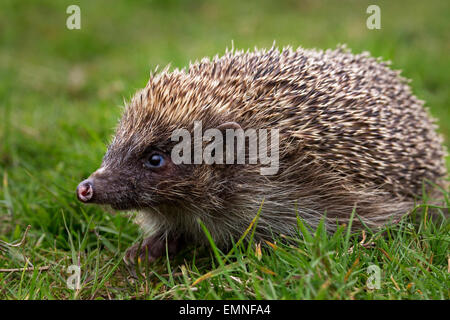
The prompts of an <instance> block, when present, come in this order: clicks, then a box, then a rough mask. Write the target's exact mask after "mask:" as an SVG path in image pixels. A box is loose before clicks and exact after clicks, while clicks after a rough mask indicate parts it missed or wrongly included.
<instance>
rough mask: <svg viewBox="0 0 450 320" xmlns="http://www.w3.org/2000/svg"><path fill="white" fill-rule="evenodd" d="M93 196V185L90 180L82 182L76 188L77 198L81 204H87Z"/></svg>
mask: <svg viewBox="0 0 450 320" xmlns="http://www.w3.org/2000/svg"><path fill="white" fill-rule="evenodd" d="M93 195H94V185H93V184H92V181H91V180H84V181H82V182H81V183H80V184H79V185H78V187H77V197H78V200H80V201H81V202H85V203H86V202H89V201H90V200H91V199H92V196H93Z"/></svg>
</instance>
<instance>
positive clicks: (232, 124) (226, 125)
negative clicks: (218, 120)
mask: <svg viewBox="0 0 450 320" xmlns="http://www.w3.org/2000/svg"><path fill="white" fill-rule="evenodd" d="M217 129H219V130H220V131H225V130H226V129H234V130H238V129H242V127H241V125H240V124H239V123H237V122H234V121H231V122H224V123H222V124H221V125H219V126H217Z"/></svg>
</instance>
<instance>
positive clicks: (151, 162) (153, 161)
mask: <svg viewBox="0 0 450 320" xmlns="http://www.w3.org/2000/svg"><path fill="white" fill-rule="evenodd" d="M164 162H165V161H164V157H163V156H162V155H160V154H158V153H154V154H152V155H150V157H149V158H148V159H147V162H146V163H145V164H146V166H147V167H149V168H160V167H162V166H163V165H164Z"/></svg>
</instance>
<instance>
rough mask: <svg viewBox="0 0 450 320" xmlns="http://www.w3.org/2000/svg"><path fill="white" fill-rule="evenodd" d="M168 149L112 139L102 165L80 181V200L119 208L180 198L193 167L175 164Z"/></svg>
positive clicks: (141, 205)
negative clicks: (129, 143) (184, 178)
mask: <svg viewBox="0 0 450 320" xmlns="http://www.w3.org/2000/svg"><path fill="white" fill-rule="evenodd" d="M116 137H117V136H116ZM140 149H142V150H140ZM169 151H170V150H168V149H166V148H164V147H155V146H152V145H150V146H147V147H145V148H137V146H132V145H123V144H121V143H118V141H117V140H115V141H113V143H112V144H111V145H110V147H109V148H108V151H107V153H106V155H105V157H104V159H103V162H102V165H101V167H100V168H99V169H98V170H97V171H95V172H94V173H93V174H91V176H90V177H89V178H88V179H86V180H84V181H83V182H81V183H80V184H79V186H78V188H77V195H78V199H79V200H80V201H82V202H85V203H98V204H107V205H110V206H111V207H112V208H114V209H117V210H129V209H143V208H153V207H157V206H159V205H162V204H165V203H167V202H173V201H177V195H178V194H185V192H186V190H184V189H185V186H184V184H183V177H186V175H189V174H190V172H191V171H192V170H190V168H189V167H185V166H177V165H175V164H174V163H173V162H172V160H171V157H170V152H169Z"/></svg>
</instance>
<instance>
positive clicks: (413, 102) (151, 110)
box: [77, 46, 448, 261]
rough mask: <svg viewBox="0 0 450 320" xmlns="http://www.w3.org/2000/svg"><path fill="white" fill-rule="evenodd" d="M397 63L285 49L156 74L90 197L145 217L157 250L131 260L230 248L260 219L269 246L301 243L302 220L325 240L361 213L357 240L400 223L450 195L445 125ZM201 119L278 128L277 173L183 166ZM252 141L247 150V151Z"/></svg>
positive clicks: (85, 197)
mask: <svg viewBox="0 0 450 320" xmlns="http://www.w3.org/2000/svg"><path fill="white" fill-rule="evenodd" d="M389 64H390V63H389V62H384V61H383V60H381V59H379V58H378V59H376V58H373V57H372V56H371V55H370V54H369V53H367V52H363V53H360V54H353V53H352V52H351V51H350V50H348V49H347V48H346V47H345V46H339V47H337V48H336V49H329V50H325V51H324V50H317V49H303V48H301V47H300V48H298V49H296V50H294V49H292V48H291V47H285V48H283V49H281V50H280V49H278V48H277V47H275V46H273V47H272V48H270V49H255V50H253V51H251V50H247V51H241V50H235V49H231V50H228V49H227V50H226V52H225V54H224V55H223V56H218V55H216V56H215V57H213V58H211V59H210V58H203V59H202V60H201V61H196V62H194V63H190V64H189V67H188V68H184V69H174V70H172V71H171V70H170V69H169V67H167V68H165V69H164V70H163V71H159V72H155V73H151V74H150V79H149V81H148V83H147V85H146V86H145V88H144V89H142V90H139V91H138V92H137V93H136V94H135V95H134V97H133V98H132V99H131V101H130V102H129V103H128V104H127V106H126V107H125V109H124V111H123V115H122V118H121V120H120V122H119V124H118V126H117V128H116V133H115V136H114V138H113V139H112V142H111V143H110V145H109V147H108V148H107V152H106V154H105V156H104V158H103V161H102V164H101V167H100V168H99V169H98V170H96V171H95V172H94V173H92V174H91V175H90V177H89V178H88V179H86V180H84V181H82V182H81V183H80V184H79V185H78V187H77V196H78V199H79V200H80V201H82V202H84V203H97V204H101V205H108V206H110V207H112V208H113V209H114V210H126V211H134V212H136V216H135V219H136V222H137V223H138V224H139V225H140V226H141V228H142V230H143V232H144V235H145V237H144V238H145V240H144V241H143V242H141V243H139V244H138V243H136V244H135V245H134V246H132V247H131V248H129V249H128V251H127V252H126V255H125V258H127V259H128V260H129V261H131V260H133V259H134V258H136V257H141V258H142V257H143V256H144V254H145V257H147V258H148V259H149V260H150V261H154V260H155V259H157V258H158V257H160V256H161V255H163V254H165V253H166V247H167V249H168V252H169V254H171V255H173V254H175V253H176V252H177V251H179V250H180V248H182V247H183V245H185V244H194V245H203V244H206V243H207V241H208V240H207V238H206V237H205V232H204V230H203V227H202V225H203V226H204V227H206V229H207V230H208V231H209V233H210V234H211V237H212V239H213V240H214V242H215V243H216V245H217V246H218V247H220V248H227V247H229V246H230V244H232V243H233V241H236V240H237V239H239V238H240V237H241V236H242V235H243V234H244V232H245V230H247V228H248V227H249V226H250V225H252V221H254V219H255V217H256V216H257V217H258V219H257V222H256V224H255V226H254V231H255V232H254V239H255V240H256V241H262V242H263V241H264V240H268V239H273V236H274V235H285V236H293V235H295V234H296V232H297V234H298V230H297V226H298V224H297V223H298V219H299V218H301V219H303V221H305V222H306V223H307V224H308V225H310V226H311V227H313V228H314V227H316V226H317V225H318V224H319V223H320V222H321V221H322V220H323V223H324V225H325V226H326V229H327V230H329V231H330V232H332V231H333V230H336V228H337V227H338V226H339V225H343V224H348V223H349V220H350V218H351V216H352V215H357V217H358V219H354V220H353V224H352V226H353V228H356V229H357V228H363V227H368V228H379V227H381V226H383V225H385V224H387V223H390V222H393V221H397V220H398V219H399V218H400V217H402V216H403V215H405V214H407V213H408V212H411V211H412V210H413V209H414V207H415V204H416V202H417V201H418V200H419V199H420V195H421V194H422V193H423V191H424V189H425V191H426V192H429V193H430V194H436V193H437V192H438V190H439V189H440V188H447V186H448V184H447V182H446V176H447V172H446V166H445V161H444V157H445V156H446V149H445V147H444V146H443V138H442V137H441V135H439V134H438V133H437V125H436V121H435V119H433V118H432V117H431V116H430V115H429V112H428V110H427V109H426V108H425V107H424V103H423V101H421V100H419V99H418V98H416V97H415V96H414V95H413V94H412V92H411V89H410V87H409V85H408V82H409V81H408V80H407V79H405V78H404V77H402V76H401V75H400V71H394V70H392V69H391V68H390V67H389ZM196 121H197V122H199V121H201V124H202V128H201V133H202V134H204V133H206V131H207V130H208V129H216V130H218V131H219V132H221V133H223V134H224V136H225V135H226V134H228V131H229V130H243V131H245V130H249V129H254V130H263V129H264V130H273V129H276V130H277V131H276V132H277V135H278V144H277V149H276V153H277V157H278V159H279V161H278V168H277V170H276V172H275V173H274V174H266V175H264V174H261V169H262V168H263V167H264V164H263V163H262V162H261V161H259V160H258V161H256V163H255V161H253V162H251V161H245V162H244V163H237V162H233V163H226V164H224V163H220V162H217V163H205V162H204V161H203V162H201V163H178V162H176V161H174V159H173V153H172V151H173V149H174V148H175V147H176V146H177V144H178V143H179V141H174V139H173V132H174V131H176V130H185V132H188V133H190V134H193V133H194V131H195V122H196ZM244 139H245V137H244ZM205 140H207V139H206V138H205V137H204V136H203V140H201V142H200V144H201V146H204V144H205ZM266 140H270V139H266ZM254 143H255V141H254V140H251V141H250V139H247V140H246V141H245V147H244V150H247V151H249V149H250V148H251V147H252V144H254ZM272 144H273V145H274V146H275V143H274V142H273V141H272V140H270V142H268V144H267V146H268V147H269V146H271V145H272ZM217 146H218V145H217ZM219 147H220V146H219ZM219 147H218V148H217V151H219V150H220V148H219ZM192 150H194V149H192ZM236 150H237V149H236ZM189 151H190V150H187V151H186V150H184V151H183V153H184V152H186V156H187V157H188V158H189V157H194V156H195V152H193V153H192V154H191V155H189V153H190V152H189ZM231 152H233V151H231ZM246 160H249V159H247V158H246ZM253 160H254V159H253ZM250 162H251V163H250ZM200 222H201V223H200Z"/></svg>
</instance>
